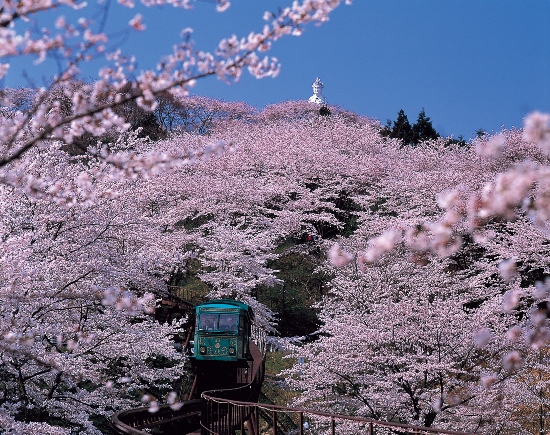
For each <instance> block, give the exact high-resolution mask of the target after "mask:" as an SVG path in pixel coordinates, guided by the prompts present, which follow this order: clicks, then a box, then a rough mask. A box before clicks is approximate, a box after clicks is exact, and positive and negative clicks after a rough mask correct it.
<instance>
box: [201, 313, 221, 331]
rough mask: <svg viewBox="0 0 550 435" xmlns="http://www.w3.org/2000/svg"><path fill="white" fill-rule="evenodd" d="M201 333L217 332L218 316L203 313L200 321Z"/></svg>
mask: <svg viewBox="0 0 550 435" xmlns="http://www.w3.org/2000/svg"><path fill="white" fill-rule="evenodd" d="M199 329H200V330H201V331H215V330H217V329H218V315H217V314H206V313H202V314H201V315H200V319H199Z"/></svg>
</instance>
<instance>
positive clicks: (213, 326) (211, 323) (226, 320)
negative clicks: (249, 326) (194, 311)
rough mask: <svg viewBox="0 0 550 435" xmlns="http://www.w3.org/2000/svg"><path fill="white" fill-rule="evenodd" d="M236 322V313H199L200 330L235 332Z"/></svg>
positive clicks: (237, 322)
mask: <svg viewBox="0 0 550 435" xmlns="http://www.w3.org/2000/svg"><path fill="white" fill-rule="evenodd" d="M238 324H239V315H238V314H217V313H216V314H214V313H201V314H200V315H199V329H200V330H201V331H223V332H237V327H238Z"/></svg>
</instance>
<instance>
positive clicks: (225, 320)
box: [220, 314, 239, 332]
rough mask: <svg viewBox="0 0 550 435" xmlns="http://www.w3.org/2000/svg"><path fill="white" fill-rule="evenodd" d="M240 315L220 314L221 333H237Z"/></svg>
mask: <svg viewBox="0 0 550 435" xmlns="http://www.w3.org/2000/svg"><path fill="white" fill-rule="evenodd" d="M238 323H239V315H238V314H220V331H230V332H237V324H238Z"/></svg>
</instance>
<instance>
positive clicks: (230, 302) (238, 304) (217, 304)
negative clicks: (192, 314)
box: [197, 299, 254, 317]
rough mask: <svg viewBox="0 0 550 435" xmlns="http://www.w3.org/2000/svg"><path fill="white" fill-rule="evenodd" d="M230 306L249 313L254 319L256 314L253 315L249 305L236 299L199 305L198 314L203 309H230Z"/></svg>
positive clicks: (214, 300)
mask: <svg viewBox="0 0 550 435" xmlns="http://www.w3.org/2000/svg"><path fill="white" fill-rule="evenodd" d="M228 305H229V306H230V307H235V308H238V309H240V310H243V311H247V312H248V315H249V316H250V317H254V314H253V313H252V308H251V307H250V306H249V305H247V304H245V303H243V302H240V301H236V300H234V299H213V300H211V301H208V302H204V303H202V304H200V305H197V312H198V311H199V310H200V309H201V307H205V308H206V307H208V308H220V309H223V308H228Z"/></svg>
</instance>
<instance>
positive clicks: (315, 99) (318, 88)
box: [309, 77, 327, 104]
mask: <svg viewBox="0 0 550 435" xmlns="http://www.w3.org/2000/svg"><path fill="white" fill-rule="evenodd" d="M311 87H312V88H313V95H312V96H311V97H309V102H311V103H315V104H327V99H326V98H325V97H323V95H321V94H322V92H323V88H324V87H325V85H323V82H322V81H321V79H320V78H319V77H317V78H316V79H315V82H314V83H313V84H312V85H311Z"/></svg>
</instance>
